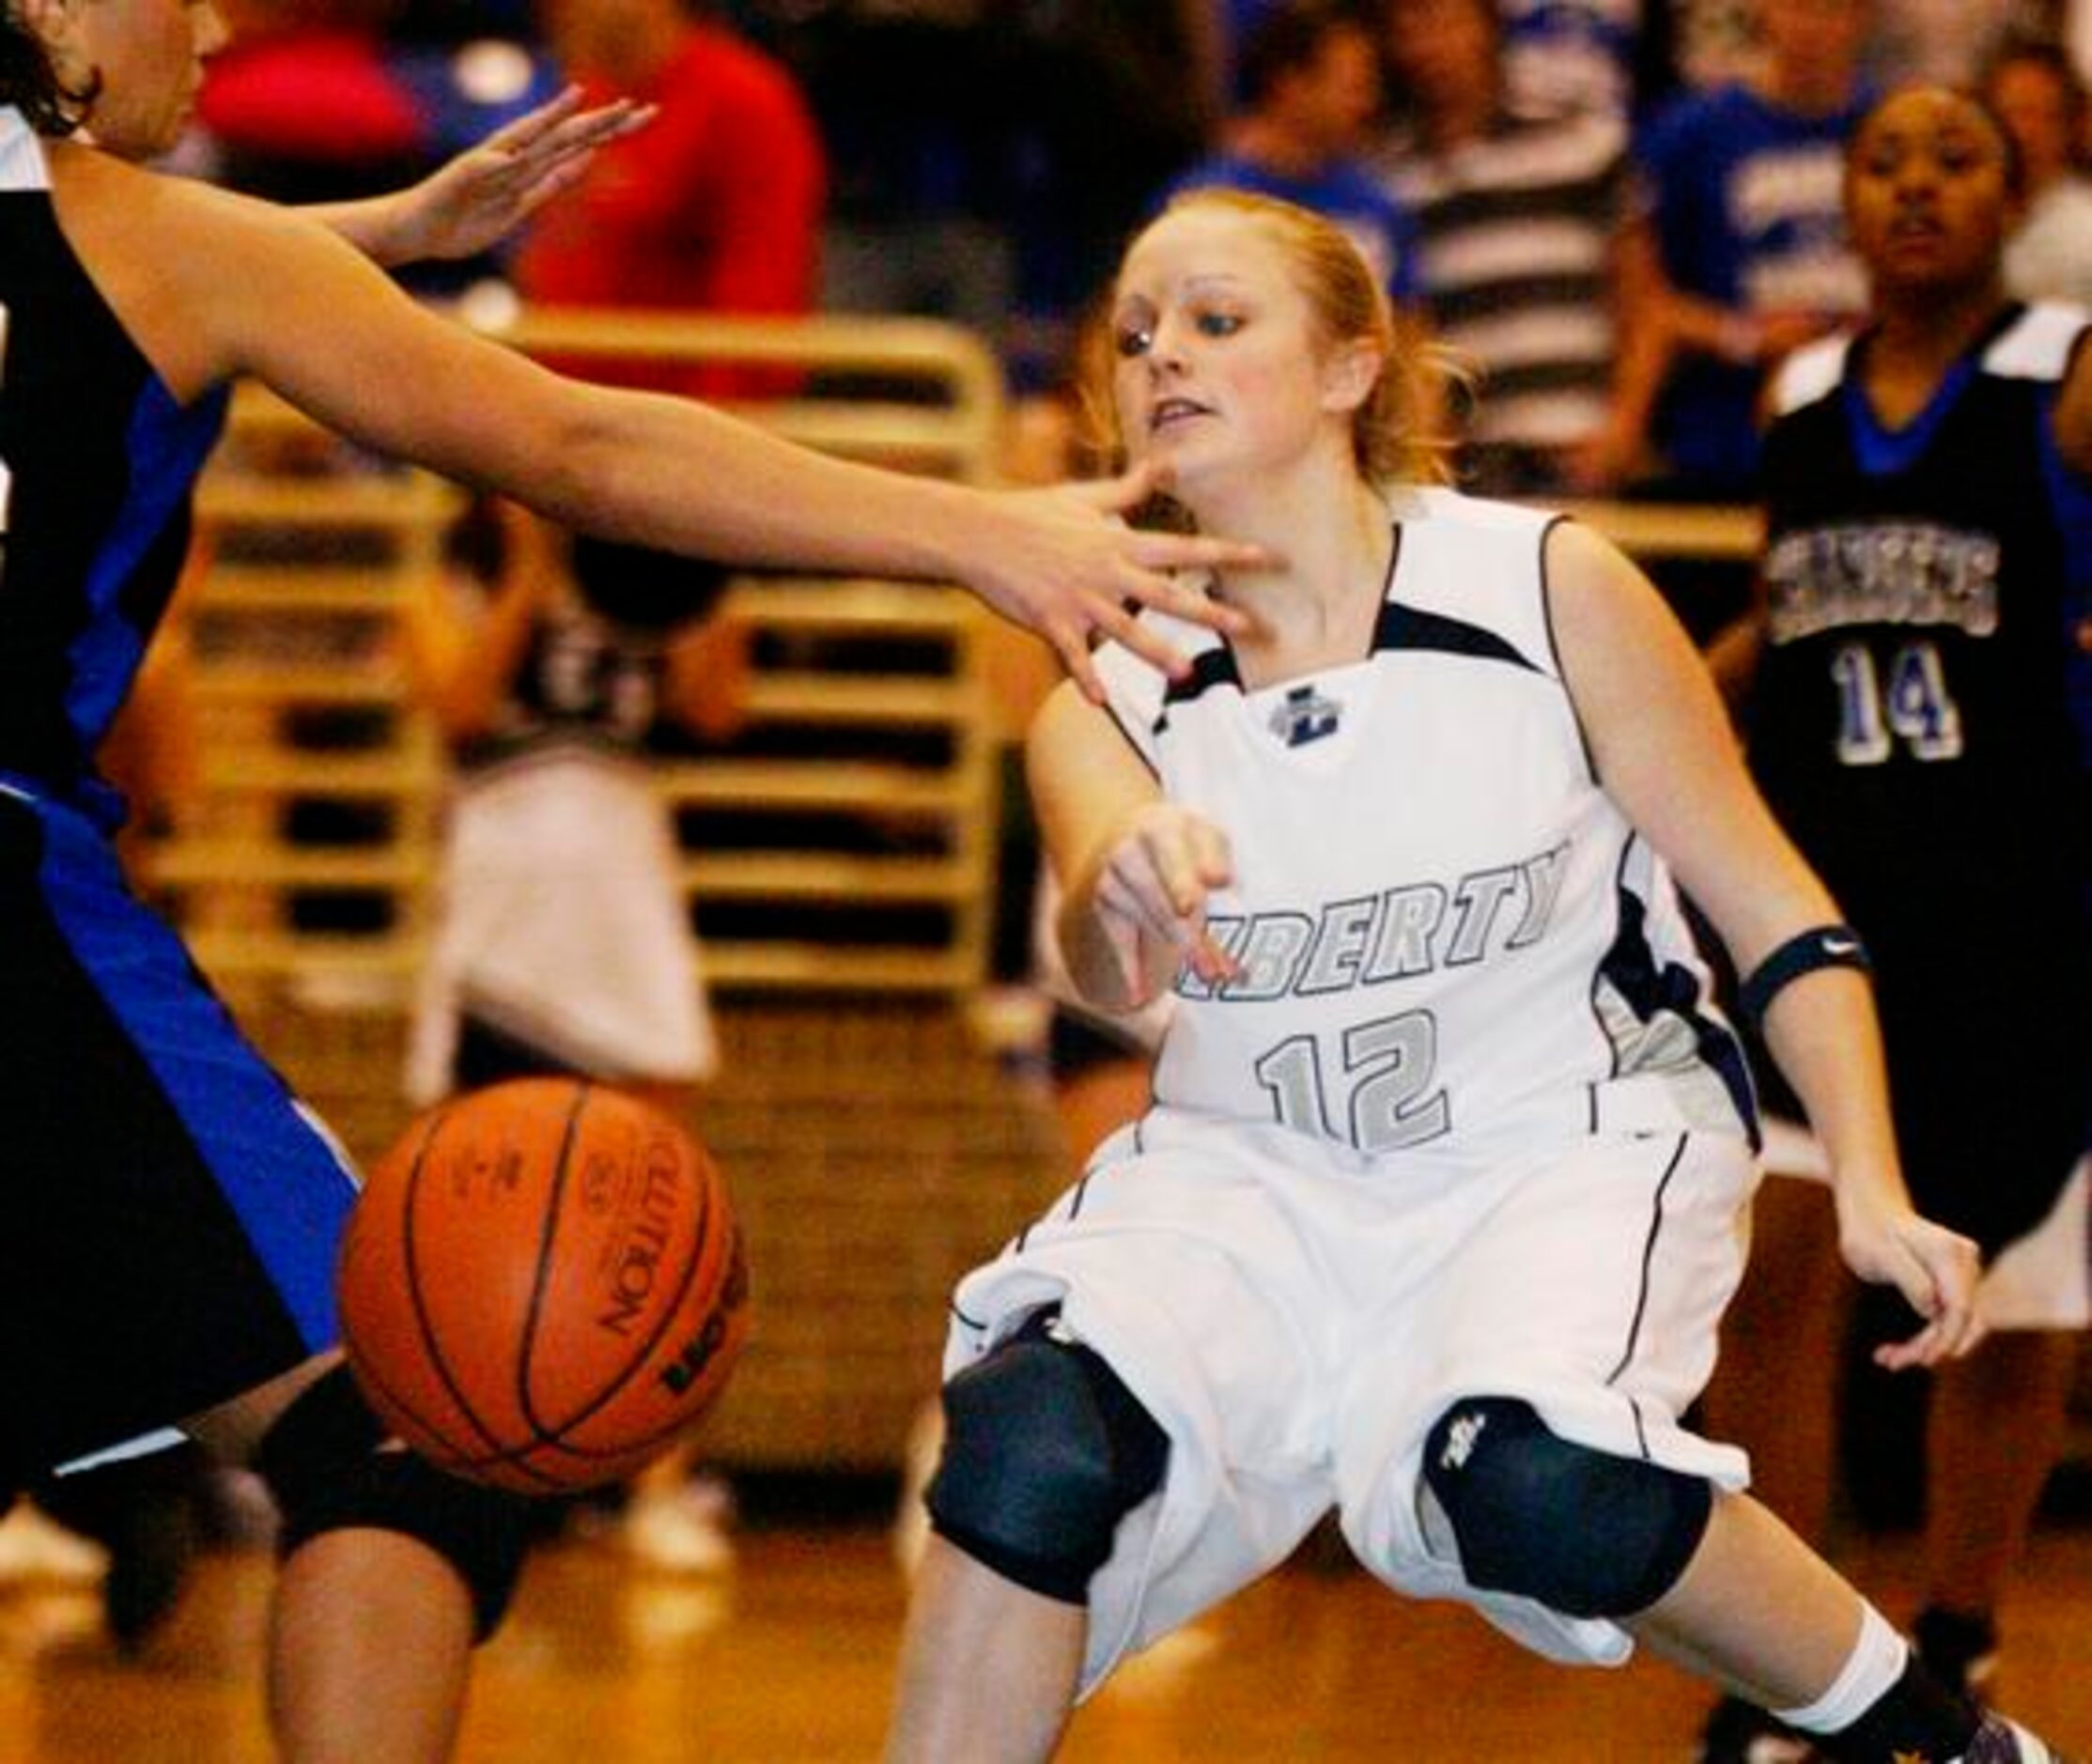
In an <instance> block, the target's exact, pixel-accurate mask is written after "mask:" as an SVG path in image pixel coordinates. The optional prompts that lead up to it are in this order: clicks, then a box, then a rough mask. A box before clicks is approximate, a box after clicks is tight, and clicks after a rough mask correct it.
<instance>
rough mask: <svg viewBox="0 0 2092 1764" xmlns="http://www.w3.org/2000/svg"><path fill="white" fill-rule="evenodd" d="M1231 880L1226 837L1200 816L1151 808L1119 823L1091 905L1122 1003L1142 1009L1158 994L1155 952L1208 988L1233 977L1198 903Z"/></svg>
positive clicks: (1169, 807)
mask: <svg viewBox="0 0 2092 1764" xmlns="http://www.w3.org/2000/svg"><path fill="white" fill-rule="evenodd" d="M1233 880H1234V858H1233V854H1232V852H1231V850H1230V849H1229V845H1228V836H1227V834H1225V833H1223V832H1222V831H1221V830H1220V829H1219V828H1217V827H1216V826H1214V824H1213V823H1212V822H1211V821H1208V820H1206V819H1205V818H1204V817H1203V816H1201V815H1198V814H1194V813H1193V812H1191V811H1190V810H1189V809H1186V808H1184V807H1183V806H1181V805H1180V804H1177V803H1174V802H1154V803H1150V804H1148V805H1146V806H1145V807H1143V808H1141V809H1139V810H1138V811H1136V812H1134V814H1132V815H1131V816H1130V817H1129V818H1128V819H1127V821H1126V823H1125V825H1124V827H1123V828H1121V830H1120V832H1119V834H1118V836H1117V837H1116V838H1115V839H1114V840H1113V841H1112V842H1111V843H1110V845H1109V846H1108V848H1107V849H1106V851H1105V853H1104V856H1103V859H1102V860H1101V861H1100V863H1099V866H1098V869H1097V874H1096V883H1095V886H1094V888H1093V890H1092V901H1093V903H1094V905H1095V910H1096V914H1097V920H1098V922H1099V924H1100V925H1101V926H1102V927H1103V929H1104V932H1105V935H1106V936H1107V937H1108V940H1109V942H1110V945H1111V950H1112V953H1113V955H1114V956H1116V957H1117V959H1118V964H1119V977H1120V980H1121V981H1122V983H1123V984H1124V987H1125V990H1126V997H1127V1001H1128V1003H1129V1004H1131V1005H1142V1004H1146V1003H1147V1002H1148V1001H1149V1000H1150V999H1151V998H1154V996H1155V993H1156V992H1157V991H1158V990H1159V987H1160V983H1161V979H1162V977H1161V976H1159V975H1158V974H1157V973H1156V972H1155V969H1154V965H1153V964H1152V963H1151V962H1150V961H1149V959H1148V952H1150V951H1152V950H1154V949H1155V948H1156V947H1157V946H1166V947H1167V948H1168V949H1170V951H1171V952H1172V953H1173V955H1174V958H1175V960H1174V963H1173V965H1172V966H1173V967H1185V966H1188V967H1190V969H1191V971H1192V972H1193V973H1194V974H1196V975H1198V977H1199V978H1200V979H1201V980H1202V981H1204V982H1206V983H1208V984H1209V985H1217V984H1218V983H1221V982H1222V981H1225V980H1228V979H1231V978H1232V976H1233V975H1234V974H1235V972H1236V971H1237V969H1236V967H1235V963H1234V961H1233V959H1232V957H1231V956H1230V955H1229V954H1228V953H1227V952H1226V951H1224V950H1222V949H1221V947H1220V946H1219V944H1217V943H1216V942H1215V941H1214V938H1213V935H1212V933H1211V932H1210V931H1208V930H1207V928H1206V897H1207V896H1208V895H1209V894H1210V893H1211V892H1212V891H1213V890H1215V889H1219V888H1226V887H1227V886H1228V885H1229V884H1230V883H1232V881H1233Z"/></svg>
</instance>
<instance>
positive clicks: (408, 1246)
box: [400, 1103, 502, 1456]
mask: <svg viewBox="0 0 2092 1764" xmlns="http://www.w3.org/2000/svg"><path fill="white" fill-rule="evenodd" d="M456 1116H457V1107H456V1106H455V1104H450V1103H446V1104H444V1105H443V1106H442V1107H441V1108H440V1109H438V1110H437V1113H436V1119H435V1120H434V1121H432V1122H430V1123H429V1127H428V1132H427V1133H426V1135H425V1136H424V1137H423V1139H422V1142H421V1144H420V1145H419V1146H418V1147H416V1148H415V1151H414V1160H413V1163H412V1164H411V1166H410V1168H409V1169H408V1172H407V1183H406V1192H405V1195H404V1198H403V1199H402V1201H401V1218H400V1267H401V1273H402V1274H403V1275H404V1276H405V1278H406V1282H407V1301H408V1304H409V1306H410V1307H411V1309H412V1311H413V1317H414V1323H415V1327H416V1330H417V1332H418V1334H419V1335H420V1338H421V1344H422V1351H423V1353H424V1354H426V1355H427V1357H428V1366H429V1369H430V1370H431V1371H433V1372H434V1373H435V1374H436V1378H437V1381H438V1382H439V1383H440V1384H441V1385H442V1387H443V1389H444V1390H445V1391H446V1392H447V1393H448V1394H449V1397H450V1400H452V1401H453V1402H454V1403H456V1404H457V1412H458V1413H459V1414H460V1415H462V1416H464V1417H465V1420H466V1422H467V1423H468V1424H469V1425H470V1426H471V1428H472V1429H473V1431H474V1432H476V1433H477V1434H478V1435H479V1436H480V1438H481V1440H482V1441H484V1442H485V1443H486V1444H487V1445H488V1446H490V1447H495V1448H496V1449H497V1450H498V1449H500V1448H501V1444H502V1442H501V1436H500V1435H499V1434H498V1433H497V1432H496V1431H494V1430H493V1429H492V1428H491V1427H489V1426H488V1424H487V1422H486V1421H485V1420H483V1419H482V1418H481V1416H480V1414H479V1411H478V1410H477V1409H476V1408H474V1407H473V1405H472V1404H471V1403H470V1402H468V1401H466V1400H465V1392H464V1390H463V1389H462V1387H461V1386H460V1385H458V1382H457V1375H456V1374H455V1373H454V1372H453V1371H452V1370H451V1366H450V1361H449V1358H448V1356H447V1355H446V1354H444V1353H443V1351H442V1342H441V1341H440V1340H439V1339H438V1337H437V1331H436V1324H435V1319H434V1316H433V1314H432V1312H431V1310H430V1308H429V1305H428V1301H427V1299H426V1296H425V1295H424V1292H423V1290H422V1278H421V1246H420V1234H419V1233H418V1232H417V1231H416V1230H415V1217H414V1214H415V1206H414V1203H415V1201H416V1199H418V1197H419V1196H420V1194H421V1184H422V1176H423V1173H424V1172H425V1171H426V1168H427V1166H428V1159H429V1157H430V1156H431V1155H432V1154H433V1153H434V1152H435V1149H436V1140H437V1137H438V1136H439V1135H440V1134H441V1132H442V1129H443V1127H444V1126H446V1125H447V1124H448V1123H449V1122H451V1121H452V1120H454V1119H455V1118H456ZM429 1431H431V1432H432V1433H434V1434H435V1435H436V1437H438V1438H440V1439H445V1440H447V1439H448V1437H449V1436H448V1435H447V1434H445V1433H444V1432H442V1430H440V1429H435V1428H431V1429H430V1430H429ZM466 1455H468V1456H469V1454H466Z"/></svg>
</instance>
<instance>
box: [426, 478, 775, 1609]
mask: <svg viewBox="0 0 2092 1764" xmlns="http://www.w3.org/2000/svg"><path fill="white" fill-rule="evenodd" d="M498 521H499V524H498V527H496V528H494V529H493V530H492V531H490V532H489V533H488V534H487V536H488V539H489V541H490V543H489V544H488V547H487V548H486V549H488V551H490V552H491V553H493V554H494V555H493V556H492V558H491V559H490V561H489V563H488V568H487V572H486V579H485V580H480V579H478V578H477V577H473V578H469V579H466V580H455V581H444V582H438V583H436V584H435V585H434V586H433V587H432V588H431V589H430V590H429V591H428V592H426V593H425V594H424V595H423V596H421V597H420V598H419V599H417V600H416V601H414V602H413V603H412V604H411V606H410V607H409V609H408V619H407V624H406V632H407V638H408V642H409V649H410V657H411V664H412V672H413V674H414V677H415V680H416V683H417V685H418V687H419V688H420V689H421V691H422V693H423V695H424V697H425V698H426V702H427V703H428V704H429V705H430V707H431V708H432V709H433V710H434V712H435V713H436V717H437V720H438V721H439V723H440V724H441V725H442V730H443V732H444V734H445V735H446V736H447V737H448V738H449V740H450V742H451V744H452V749H453V753H454V756H455V759H456V762H457V778H456V784H455V788H454V790H453V793H452V798H451V802H450V805H449V814H448V817H447V821H446V828H445V848H444V854H443V876H442V889H441V890H440V893H439V896H438V923H437V928H436V932H435V936H434V941H433V951H432V954H431V957H430V960H429V962H428V964H427V966H426V969H425V970H424V974H423V983H422V987H421V992H420V996H419V998H418V1000H417V1008H416V1011H415V1015H414V1023H413V1035H412V1044H411V1049H410V1056H409V1070H408V1075H407V1088H408V1091H409V1094H410V1095H411V1097H412V1099H413V1100H414V1101H416V1102H417V1103H428V1102H433V1101H434V1100H436V1099H437V1098H438V1097H441V1096H442V1095H444V1094H446V1093H448V1092H449V1091H453V1090H463V1089H470V1088H473V1087H476V1086H480V1085H485V1084H492V1083H496V1082H499V1081H500V1080H502V1079H504V1078H511V1077H519V1076H523V1075H531V1074H540V1073H571V1074H575V1075H581V1076H585V1077H592V1078H596V1079H598V1080H600V1081H602V1082H604V1083H607V1084H613V1085H617V1086H619V1087H620V1088H622V1089H625V1090H628V1091H631V1092H633V1093H634V1094H637V1095H639V1096H641V1097H643V1099H645V1100H646V1101H649V1102H651V1103H653V1104H655V1105H656V1106H659V1107H661V1108H663V1109H665V1110H666V1111H667V1112H669V1113H670V1114H672V1115H674V1116H675V1117H676V1118H678V1119H682V1120H689V1119H690V1118H691V1116H692V1114H693V1112H694V1110H695V1108H696V1106H697V1102H698V1095H699V1091H700V1087H701V1086H702V1084H703V1083H704V1081H705V1079H706V1078H708V1077H709V1076H710V1075H712V1072H713V1071H714V1069H715V1068H716V1066H717V1063H718V1052H717V1045H716V1040H715V1036H714V1032H713V1029H712V1022H711V1015H710V1012H709V1009H708V1007H707V1003H706V999H705V989H704V984H703V982H702V980H701V978H700V975H699V968H698V944H697V940H696V937H695V936H694V934H693V932H692V930H691V925H690V911H689V907H688V905H686V902H685V898H684V892H683V883H682V859H681V855H680V853H679V851H678V850H677V847H676V842H675V835H674V828H673V826H672V825H671V823H670V818H669V815H668V813H667V811H666V809H665V806H664V804H663V802H662V800H661V798H660V797H659V793H658V792H657V790H656V788H655V785H654V781H653V777H652V774H651V772H650V771H649V769H648V766H647V753H648V743H649V741H650V740H651V739H652V738H653V737H654V735H656V733H657V729H658V726H659V725H660V724H662V723H664V722H666V721H669V720H674V722H676V723H678V724H680V725H681V726H682V727H684V728H686V729H688V730H690V732H692V733H695V734H698V735H703V736H705V737H708V738H723V737H724V736H726V735H731V734H733V733H734V732H735V731H736V729H737V727H738V726H739V723H740V720H741V718H742V716H743V714H744V709H745V689H746V682H747V664H748V655H747V638H746V632H745V629H744V628H743V627H740V626H739V625H738V624H736V623H735V622H733V621H731V620H726V619H721V618H719V617H717V616H714V615H713V614H712V612H711V607H712V606H713V605H716V602H717V597H718V595H719V593H720V591H721V587H722V586H723V575H722V572H721V571H719V570H717V569H714V568H712V567H711V566H709V565H703V564H698V563H693V562H691V561H690V560H689V559H686V558H681V557H674V556H671V555H669V554H667V553H665V552H658V551H649V550H644V549H640V548H638V547H634V546H625V545H614V544H611V543H609V542H607V541H603V540H599V539H595V538H589V537H585V536H577V537H574V538H572V539H571V540H568V539H567V538H566V536H565V535H562V534H559V533H557V532H556V531H555V530H554V529H552V528H550V527H548V526H546V525H545V524H544V523H543V522H542V521H540V520H538V519H537V518H535V516H531V515H529V514H526V513H524V512H523V511H521V510H520V509H517V508H515V507H513V506H509V505H504V506H503V507H502V508H501V510H500V511H499V514H498ZM693 606H698V607H701V608H704V609H705V610H704V611H697V612H694V613H693V612H691V611H690V609H691V608H692V607H693ZM671 610H673V611H671ZM726 1506H727V1503H726V1499H725V1494H724V1490H723V1485H721V1484H719V1483H717V1482H715V1481H712V1480H709V1479H707V1478H692V1476H691V1462H690V1454H689V1453H688V1452H687V1451H677V1452H674V1453H672V1454H671V1455H670V1456H669V1457H668V1458H667V1459H665V1460H663V1461H662V1462H660V1463H659V1464H657V1465H655V1466H652V1467H650V1468H649V1469H648V1470H647V1471H646V1472H645V1473H644V1474H643V1476H642V1477H641V1478H640V1479H639V1481H638V1482H637V1484H636V1485H635V1488H634V1491H633V1496H632V1499H631V1501H630V1504H629V1506H628V1509H627V1510H626V1513H625V1517H624V1526H623V1537H624V1541H625V1543H626V1545H627V1547H628V1549H629V1550H630V1552H631V1553H632V1554H633V1555H634V1556H635V1557H636V1558H637V1559H638V1560H640V1561H642V1562H643V1563H644V1564H646V1565H647V1566H649V1567H653V1568H659V1569H664V1570H668V1571H677V1572H698V1571H710V1570H714V1569H717V1568H721V1567H723V1566H724V1565H725V1564H726V1562H727V1560H728V1559H729V1557H730V1555H731V1549H730V1546H729V1544H728V1542H727V1540H726V1537H725V1533H724V1530H723V1528H722V1527H723V1520H724V1517H725V1512H726Z"/></svg>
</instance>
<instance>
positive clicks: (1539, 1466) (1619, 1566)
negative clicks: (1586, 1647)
mask: <svg viewBox="0 0 2092 1764" xmlns="http://www.w3.org/2000/svg"><path fill="white" fill-rule="evenodd" d="M1423 1474H1424V1481H1425V1482H1426V1484H1427V1485H1429V1487H1430V1489H1431V1492H1432V1493H1433V1494H1434V1495H1436V1496H1437V1498H1438V1504H1439V1505H1440V1506H1441V1507H1442V1508H1443V1509H1445V1513H1446V1518H1447V1520H1448V1522H1449V1524H1450V1525H1451V1527H1452V1533H1453V1538H1454V1540H1455V1542H1456V1543H1457V1544H1458V1545H1459V1548H1460V1563H1461V1568H1462V1570H1463V1571H1464V1572H1465V1574H1466V1576H1467V1578H1468V1580H1469V1581H1470V1582H1471V1583H1472V1584H1473V1585H1474V1586H1478V1587H1480V1588H1481V1589H1482V1590H1483V1591H1485V1592H1508V1593H1518V1594H1522V1595H1524V1596H1525V1597H1526V1598H1529V1599H1537V1600H1538V1601H1539V1602H1541V1603H1542V1604H1544V1605H1546V1606H1547V1607H1548V1608H1549V1609H1551V1610H1555V1611H1559V1612H1563V1613H1565V1614H1566V1615H1568V1616H1570V1617H1632V1616H1634V1615H1635V1613H1636V1612H1640V1611H1646V1610H1647V1609H1648V1608H1649V1607H1650V1605H1652V1604H1654V1603H1655V1602H1657V1601H1658V1600H1660V1599H1661V1598H1663V1596H1664V1595H1665V1594H1666V1593H1667V1592H1668V1591H1670V1589H1671V1588H1672V1587H1673V1586H1676V1585H1677V1584H1678V1581H1679V1579H1680V1577H1681V1575H1682V1574H1683V1573H1684V1571H1685V1568H1686V1565H1687V1564H1688V1563H1689V1562H1691V1560H1692V1559H1693V1555H1694V1553H1695V1552H1696V1551H1697V1550H1698V1548H1699V1544H1700V1540H1701V1538H1702V1537H1704V1536H1705V1535H1706V1531H1707V1521H1708V1517H1709V1515H1710V1513H1711V1512H1712V1509H1713V1492H1712V1489H1711V1488H1710V1487H1709V1485H1708V1483H1707V1481H1706V1480H1705V1478H1700V1477H1691V1476H1685V1475H1682V1474H1681V1473H1680V1472H1678V1471H1676V1470H1669V1469H1666V1468H1665V1467H1664V1466H1663V1465H1662V1464H1654V1463H1647V1462H1643V1461H1642V1460H1640V1459H1636V1458H1623V1457H1619V1456H1618V1455H1617V1454H1614V1453H1611V1452H1603V1451H1597V1450H1594V1449H1592V1448H1591V1447H1588V1446H1579V1445H1576V1444H1574V1443H1573V1441H1570V1440H1565V1439H1563V1438H1561V1437H1560V1436H1559V1435H1557V1434H1556V1433H1555V1432H1553V1431H1550V1430H1549V1428H1548V1426H1547V1424H1546V1422H1544V1421H1542V1419H1541V1417H1540V1416H1539V1415H1538V1414H1537V1413H1535V1411H1534V1410H1533V1408H1532V1406H1531V1405H1530V1404H1529V1403H1526V1402H1521V1401H1518V1400H1516V1399H1513V1398H1508V1397H1479V1398H1471V1399H1469V1400H1465V1401H1463V1402H1457V1403H1455V1404H1454V1405H1453V1406H1452V1407H1451V1408H1449V1409H1448V1410H1447V1411H1446V1413H1445V1414H1444V1415H1442V1416H1439V1418H1438V1421H1437V1423H1436V1425H1434V1426H1433V1428H1432V1430H1431V1432H1430V1434H1429V1435H1428V1437H1427V1438H1426V1440H1425V1442H1424V1467H1423Z"/></svg>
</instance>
